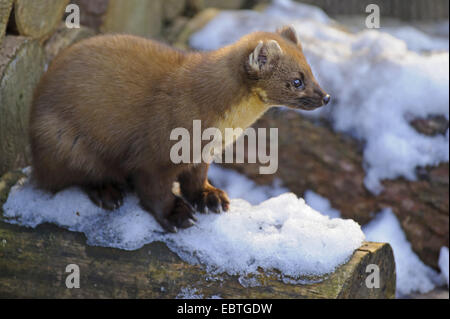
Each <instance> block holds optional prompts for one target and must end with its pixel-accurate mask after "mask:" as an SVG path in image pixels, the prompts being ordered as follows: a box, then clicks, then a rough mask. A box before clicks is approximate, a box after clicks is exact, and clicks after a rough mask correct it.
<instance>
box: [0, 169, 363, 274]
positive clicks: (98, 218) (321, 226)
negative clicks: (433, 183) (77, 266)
mask: <svg viewBox="0 0 450 319" xmlns="http://www.w3.org/2000/svg"><path fill="white" fill-rule="evenodd" d="M213 171H214V169H213ZM218 175H220V174H218ZM235 181H236V182H237V183H238V182H240V181H241V179H240V178H238V177H236V180H235ZM237 183H236V184H234V185H238V184H237ZM231 185H233V183H231ZM261 196H262V195H258V196H254V197H253V198H257V199H261V198H262V197H261ZM3 209H4V217H5V218H6V219H7V221H8V222H10V223H14V224H20V225H25V226H29V227H36V226H37V225H39V224H42V223H45V222H49V223H54V224H57V225H59V226H61V227H63V228H66V229H69V230H71V231H78V232H83V233H84V234H85V235H86V237H87V241H88V244H89V245H95V246H105V247H115V248H121V249H126V250H135V249H139V248H140V247H142V246H143V245H145V244H147V243H150V242H153V241H163V242H165V243H166V244H167V246H168V247H169V248H170V249H171V250H172V251H174V252H175V253H177V254H178V255H179V256H180V257H181V258H182V259H183V260H185V261H187V262H189V263H193V264H201V265H203V266H204V267H205V268H206V270H207V271H209V272H210V273H212V274H220V273H224V272H226V273H228V274H240V275H249V274H257V273H258V268H259V267H260V268H262V269H265V270H267V271H269V272H270V271H271V270H274V269H277V270H280V271H281V273H282V274H283V275H284V276H289V277H292V278H300V277H302V278H303V277H307V276H324V275H326V274H328V273H331V272H333V271H334V270H335V268H336V267H337V266H339V265H341V264H343V263H345V262H346V261H347V260H348V259H349V258H350V257H351V255H352V254H353V251H354V250H355V249H357V248H358V247H359V246H360V245H361V243H362V242H363V241H364V234H363V233H362V231H361V228H360V226H359V225H358V224H357V223H355V222H354V221H352V220H342V219H337V218H335V219H331V218H329V217H327V216H323V215H321V214H320V213H318V212H317V211H315V210H313V209H312V208H310V207H309V206H307V205H306V204H305V201H304V200H303V199H301V198H298V197H297V196H296V195H294V194H292V193H285V194H282V195H280V196H278V197H274V198H271V199H269V200H266V201H263V202H262V203H261V204H259V205H252V204H250V203H249V202H247V201H245V200H242V199H232V200H231V207H230V211H229V212H228V213H225V214H220V215H216V214H206V215H201V214H197V218H198V222H197V225H195V226H194V227H192V228H189V229H186V230H182V231H179V232H178V233H177V234H166V233H163V232H162V229H161V228H160V226H159V225H158V224H157V223H156V222H155V220H154V219H153V217H152V216H151V215H150V214H148V213H147V212H145V211H144V210H142V209H141V208H140V206H139V204H138V199H137V198H136V197H135V196H134V195H132V194H130V195H128V196H127V197H126V198H125V201H124V204H123V206H122V207H121V208H120V209H118V210H116V211H114V212H107V211H104V210H102V209H100V208H98V207H97V206H95V205H94V204H92V203H91V201H90V200H89V199H88V197H87V196H86V195H85V194H84V193H83V192H81V191H80V190H79V189H77V188H71V189H67V190H64V191H62V192H59V193H57V194H56V195H51V194H48V193H46V192H43V191H41V190H39V189H36V188H35V187H34V186H33V184H32V183H31V182H30V181H25V182H23V183H19V184H17V185H16V186H14V187H13V188H12V190H11V192H10V195H9V197H8V200H7V202H6V203H5V204H4V206H3Z"/></svg>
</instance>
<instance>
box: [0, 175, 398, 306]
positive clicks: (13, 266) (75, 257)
mask: <svg viewBox="0 0 450 319" xmlns="http://www.w3.org/2000/svg"><path fill="white" fill-rule="evenodd" d="M21 176H23V174H22V173H20V172H14V173H8V174H5V175H4V176H3V177H2V178H1V179H0V208H1V205H2V204H3V203H4V202H5V201H6V199H7V196H8V192H9V190H10V188H11V186H12V185H14V184H16V182H17V181H18V180H19V179H20V178H21ZM0 214H2V212H1V209H0ZM85 242H86V238H85V237H84V236H83V235H82V234H80V233H74V232H69V231H67V230H64V229H61V228H58V227H56V226H53V225H49V224H45V225H40V226H38V227H36V228H35V229H29V228H25V227H21V226H16V225H11V224H7V223H5V222H4V221H3V217H2V215H0V298H175V297H176V296H177V295H178V294H179V293H180V292H181V291H182V289H183V288H191V289H196V290H197V293H198V294H199V295H201V296H202V297H203V298H211V297H212V296H220V297H221V298H394V296H395V280H396V278H395V276H396V275H395V262H394V257H393V254H392V249H391V247H390V246H389V245H388V244H382V243H364V244H363V245H362V246H361V248H359V249H357V250H356V251H355V253H354V254H353V256H352V257H351V259H350V260H349V261H348V262H347V263H346V264H345V265H343V266H341V267H339V268H338V269H337V270H336V271H335V272H334V273H333V274H331V275H329V277H328V278H327V279H325V280H324V281H322V282H320V283H314V284H310V285H300V284H286V283H283V282H282V281H280V280H278V279H277V278H275V277H274V276H272V275H266V274H264V273H263V272H261V273H260V274H259V275H257V276H256V280H257V281H258V282H259V286H257V287H247V288H245V287H243V286H242V285H241V284H240V283H239V279H238V277H237V276H229V275H227V274H222V275H221V277H222V278H223V280H216V281H214V280H208V279H207V278H208V274H207V273H206V272H205V271H204V270H203V269H202V267H201V266H198V265H190V264H187V263H185V262H183V261H182V260H181V259H180V258H179V257H178V256H177V255H176V254H174V253H173V252H171V251H170V250H169V249H168V248H167V246H166V245H165V244H163V243H161V242H154V243H151V244H149V245H145V246H144V247H142V248H141V249H138V250H135V251H124V250H119V249H113V248H103V247H92V246H87V245H86V243H85ZM69 264H76V265H78V266H79V269H80V288H79V289H68V288H67V287H66V285H65V282H66V278H67V276H68V275H69V273H66V272H65V270H66V266H67V265H69ZM369 264H375V265H377V266H378V267H379V270H380V286H379V287H380V288H368V287H367V285H366V279H367V277H368V275H370V273H367V272H366V270H367V265H369Z"/></svg>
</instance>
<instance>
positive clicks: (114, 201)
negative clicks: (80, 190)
mask: <svg viewBox="0 0 450 319" xmlns="http://www.w3.org/2000/svg"><path fill="white" fill-rule="evenodd" d="M84 191H85V192H86V194H87V195H88V196H89V198H90V199H91V201H92V202H93V203H94V204H95V205H97V206H98V207H100V208H103V209H106V210H116V209H118V208H119V207H120V206H122V205H123V197H124V196H123V191H122V189H121V188H120V187H118V186H115V185H113V184H107V185H102V186H92V185H90V186H85V187H84Z"/></svg>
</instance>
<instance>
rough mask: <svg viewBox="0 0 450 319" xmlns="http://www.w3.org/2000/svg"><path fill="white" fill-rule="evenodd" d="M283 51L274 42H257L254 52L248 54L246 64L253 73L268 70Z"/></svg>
mask: <svg viewBox="0 0 450 319" xmlns="http://www.w3.org/2000/svg"><path fill="white" fill-rule="evenodd" d="M282 53H283V50H282V49H281V47H280V45H279V44H278V42H277V41H275V40H269V41H267V42H266V43H264V42H262V41H259V43H258V45H257V46H256V48H255V50H254V51H253V52H252V53H251V54H250V56H249V60H248V64H249V66H250V69H251V70H252V71H254V72H259V71H262V70H268V69H269V68H270V67H272V66H273V63H271V62H272V61H274V60H276V59H277V58H278V57H279V56H280V55H281V54H282Z"/></svg>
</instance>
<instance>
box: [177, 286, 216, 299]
mask: <svg viewBox="0 0 450 319" xmlns="http://www.w3.org/2000/svg"><path fill="white" fill-rule="evenodd" d="M175 299H204V297H203V295H202V294H200V293H199V292H198V290H197V288H190V287H184V288H181V291H180V293H179V294H178V295H177V296H176V297H175ZM214 299H215V298H214Z"/></svg>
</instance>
